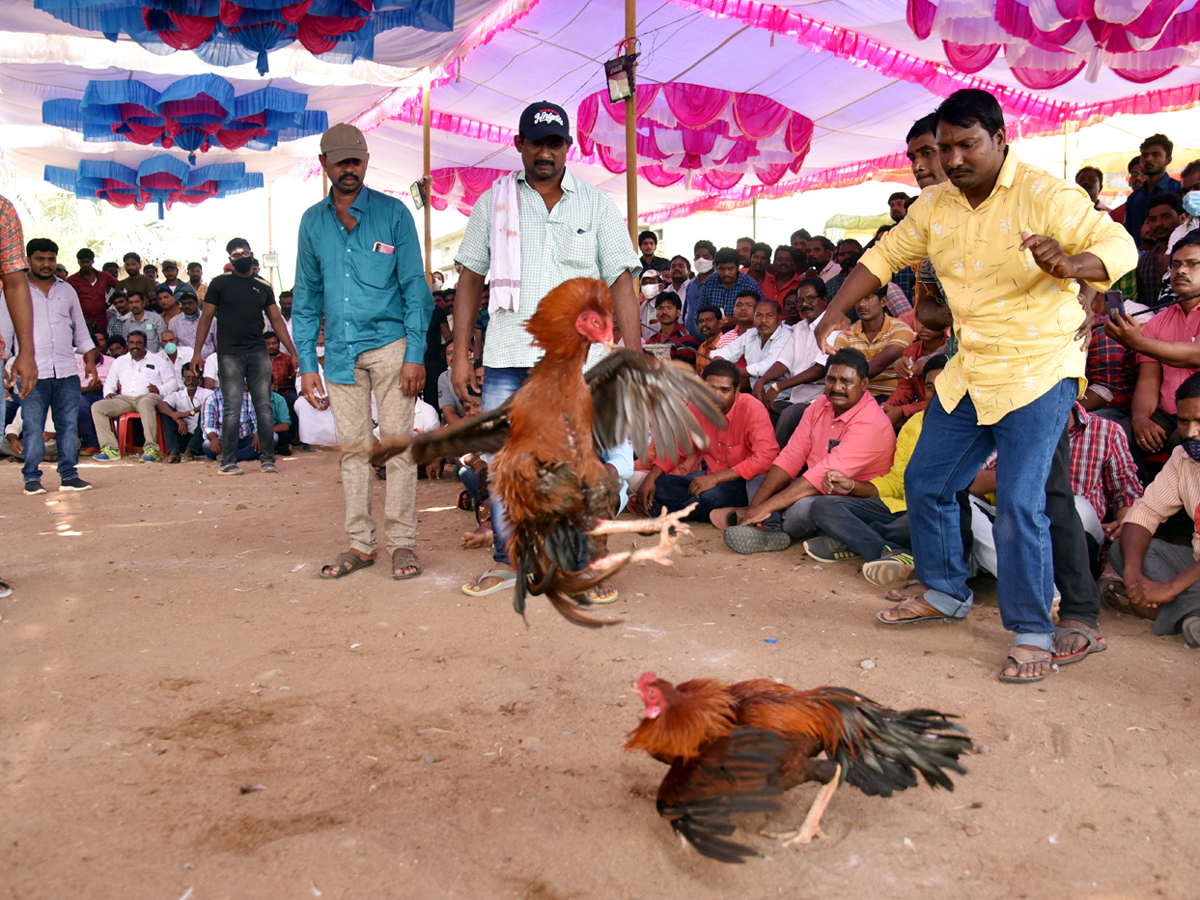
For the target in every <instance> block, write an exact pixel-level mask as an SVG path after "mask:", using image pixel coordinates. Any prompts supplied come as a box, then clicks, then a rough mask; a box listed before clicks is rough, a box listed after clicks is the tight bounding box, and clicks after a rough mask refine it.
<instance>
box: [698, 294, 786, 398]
mask: <svg viewBox="0 0 1200 900" xmlns="http://www.w3.org/2000/svg"><path fill="white" fill-rule="evenodd" d="M749 300H750V295H749V294H746V295H744V296H741V297H738V306H737V307H736V308H735V310H734V311H735V317H736V318H737V320H738V328H739V330H740V329H741V318H742V317H744V315H745V308H746V304H747V302H748V301H749ZM751 322H752V323H753V326H754V327H753V328H747V329H746V330H745V331H741V332H740V333H739V335H738V337H737V338H735V339H734V340H732V341H729V342H728V343H726V342H725V341H718V342H717V349H716V350H715V351H714V352H713V359H727V360H729V361H730V362H732V363H735V364H737V365H738V368H740V369H742V370H743V374H742V390H744V391H749V390H751V389H756V396H758V397H759V398H760V399H761V397H762V390H763V389H764V388H765V386H766V385H765V382H764V381H763V376H764V375H765V374H766V372H767V370H768V369H769V368H771V366H772V365H774V363H775V361H776V360H777V359H779V354H781V353H782V352H783V349H784V347H786V346H787V342H788V341H789V340H790V339H791V336H792V329H790V328H788V326H786V325H784V324H783V309H782V307H780V305H779V304H778V303H776V302H775V301H774V300H759V301H758V302H757V303H756V304H755V305H754V315H753V318H752V319H751ZM728 334H729V333H726V337H728Z"/></svg>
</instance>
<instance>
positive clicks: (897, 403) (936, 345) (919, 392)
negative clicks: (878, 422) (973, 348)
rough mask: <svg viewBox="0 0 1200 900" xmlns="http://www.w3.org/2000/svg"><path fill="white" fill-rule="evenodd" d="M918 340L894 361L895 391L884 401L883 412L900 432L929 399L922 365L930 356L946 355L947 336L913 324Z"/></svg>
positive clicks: (927, 403) (918, 323)
mask: <svg viewBox="0 0 1200 900" xmlns="http://www.w3.org/2000/svg"><path fill="white" fill-rule="evenodd" d="M915 330H916V333H917V339H916V340H915V341H913V342H912V343H911V344H909V345H908V346H907V347H906V348H905V349H904V352H903V353H901V354H900V358H899V359H898V360H896V376H897V378H898V379H899V380H898V381H897V383H896V390H895V391H893V392H892V395H891V396H890V397H888V398H887V400H886V401H884V404H883V411H884V412H885V413H887V417H888V418H889V419H891V420H892V424H893V425H894V426H895V427H896V430H897V431H899V430H900V429H901V428H903V427H904V423H905V422H907V421H908V420H909V419H910V418H912V417H913V416H914V415H916V414H917V413H919V412H920V411H921V410H923V409H924V408H925V407H926V406H928V405H929V397H930V395H929V394H928V393H927V392H926V390H925V387H926V382H925V379H924V377H923V372H924V367H925V362H926V361H927V360H928V359H929V358H930V357H932V356H934V355H936V354H939V353H945V352H946V332H945V331H944V330H936V329H933V328H930V327H929V326H927V325H925V324H923V323H922V322H921V320H920V319H918V320H917V323H916V329H915Z"/></svg>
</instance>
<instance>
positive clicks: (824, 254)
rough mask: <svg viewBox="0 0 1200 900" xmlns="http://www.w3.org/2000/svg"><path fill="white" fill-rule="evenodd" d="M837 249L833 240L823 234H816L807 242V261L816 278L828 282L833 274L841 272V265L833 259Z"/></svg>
mask: <svg viewBox="0 0 1200 900" xmlns="http://www.w3.org/2000/svg"><path fill="white" fill-rule="evenodd" d="M836 251H837V247H835V246H834V244H833V241H831V240H830V239H829V238H827V237H825V235H823V234H818V235H817V236H816V237H815V238H812V239H811V240H809V242H808V262H809V265H810V266H811V267H812V271H813V273H815V274H816V276H817V277H818V278H820V279H821V280H822V281H824V282H825V283H826V284H829V280H830V279H831V278H833V277H834V276H835V275H841V274H842V267H841V266H839V265H838V264H837V263H835V262H834V261H833V254H834V253H835V252H836Z"/></svg>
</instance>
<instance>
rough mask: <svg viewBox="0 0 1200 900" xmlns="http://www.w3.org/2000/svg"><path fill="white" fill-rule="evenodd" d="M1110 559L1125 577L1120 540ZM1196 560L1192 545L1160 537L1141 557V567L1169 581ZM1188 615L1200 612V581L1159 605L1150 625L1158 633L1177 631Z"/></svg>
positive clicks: (1147, 572) (1110, 552)
mask: <svg viewBox="0 0 1200 900" xmlns="http://www.w3.org/2000/svg"><path fill="white" fill-rule="evenodd" d="M1108 561H1109V562H1111V563H1112V566H1113V568H1114V569H1115V570H1116V571H1117V574H1119V575H1120V576H1121V577H1122V578H1124V577H1125V559H1124V557H1123V556H1122V555H1121V542H1120V541H1116V542H1115V543H1114V544H1113V545H1112V546H1111V547H1110V548H1109V550H1108ZM1195 561H1196V557H1195V555H1194V554H1193V553H1192V548H1191V546H1190V545H1189V546H1187V547H1181V546H1180V545H1178V544H1168V543H1167V542H1166V541H1160V540H1159V539H1158V538H1151V539H1150V546H1149V547H1147V548H1146V558H1145V559H1143V560H1142V571H1143V572H1144V573H1145V575H1146V577H1147V578H1150V579H1152V580H1154V581H1170V580H1171V579H1172V578H1174V577H1175V576H1176V575H1178V574H1179V573H1180V572H1182V571H1183V570H1184V569H1186V568H1187V567H1188V566H1190V565H1191V564H1192V563H1194V562H1195ZM1188 616H1200V583H1197V584H1193V585H1192V586H1191V587H1190V588H1188V589H1187V590H1186V591H1184V592H1183V593H1182V594H1180V595H1179V596H1178V597H1176V598H1175V599H1174V600H1172V601H1171V602H1170V603H1164V604H1163V605H1162V606H1160V607H1159V608H1158V617H1157V618H1155V620H1154V623H1153V624H1152V625H1151V626H1150V630H1151V631H1153V632H1154V633H1155V634H1178V633H1179V627H1180V625H1182V624H1183V620H1184V619H1186V618H1187V617H1188Z"/></svg>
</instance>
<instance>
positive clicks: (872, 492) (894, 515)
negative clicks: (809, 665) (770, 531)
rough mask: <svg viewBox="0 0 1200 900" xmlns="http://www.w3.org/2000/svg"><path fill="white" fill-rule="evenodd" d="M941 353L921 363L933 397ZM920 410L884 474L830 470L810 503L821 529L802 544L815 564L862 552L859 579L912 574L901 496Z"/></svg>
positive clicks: (878, 581) (881, 580)
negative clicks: (855, 474) (863, 476)
mask: <svg viewBox="0 0 1200 900" xmlns="http://www.w3.org/2000/svg"><path fill="white" fill-rule="evenodd" d="M946 361H947V360H946V357H945V356H944V355H942V354H938V355H936V356H932V357H930V358H929V359H928V360H927V361H926V362H925V367H924V371H923V374H922V377H923V378H924V381H925V388H926V390H927V391H928V392H930V396H932V391H933V385H934V382H935V381H936V380H937V377H938V376H939V375H940V374H941V373H942V369H944V368H946ZM924 421H925V411H924V410H920V411H918V412H917V413H916V414H915V415H913V417H912V418H910V419H909V420H908V421H907V422H906V423H905V424H904V427H903V428H901V429H900V435H899V437H898V438H897V439H896V455H895V457H894V459H893V461H892V468H891V471H889V472H888V473H887V474H886V475H881V476H879V477H878V478H872V479H870V480H869V481H867V480H864V481H859V480H857V479H855V478H852V477H850V476H849V475H846V474H845V473H843V472H839V471H838V470H837V469H830V470H828V471H827V472H826V473H825V480H824V483H823V485H822V488H823V490H824V493H825V494H826V495H827V496H825V497H817V498H816V499H815V500H814V501H813V506H812V521H813V525H814V526H815V527H816V529H817V530H818V531H819V532H820V534H819V535H817V536H816V537H813V538H810V539H809V540H807V541H805V542H804V552H806V553H807V554H808V555H809V556H811V557H812V558H813V559H815V560H818V561H819V562H836V561H837V560H841V559H852V558H854V557H855V556H861V557H862V558H863V559H865V560H866V563H865V564H864V565H863V569H862V573H863V577H864V578H866V579H867V581H869V582H871V584H875V585H879V586H881V587H883V586H887V585H890V584H892V583H894V582H897V581H907V580H908V579H909V578H911V577H912V573H913V568H914V567H913V559H912V538H911V536H910V535H909V531H908V511H907V510H908V506H907V505H906V503H905V500H904V470H905V469H906V468H907V467H908V460H909V457H911V456H912V452H913V448H914V447H916V446H917V439H918V438H919V437H920V436H921V426H922V424H924Z"/></svg>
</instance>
